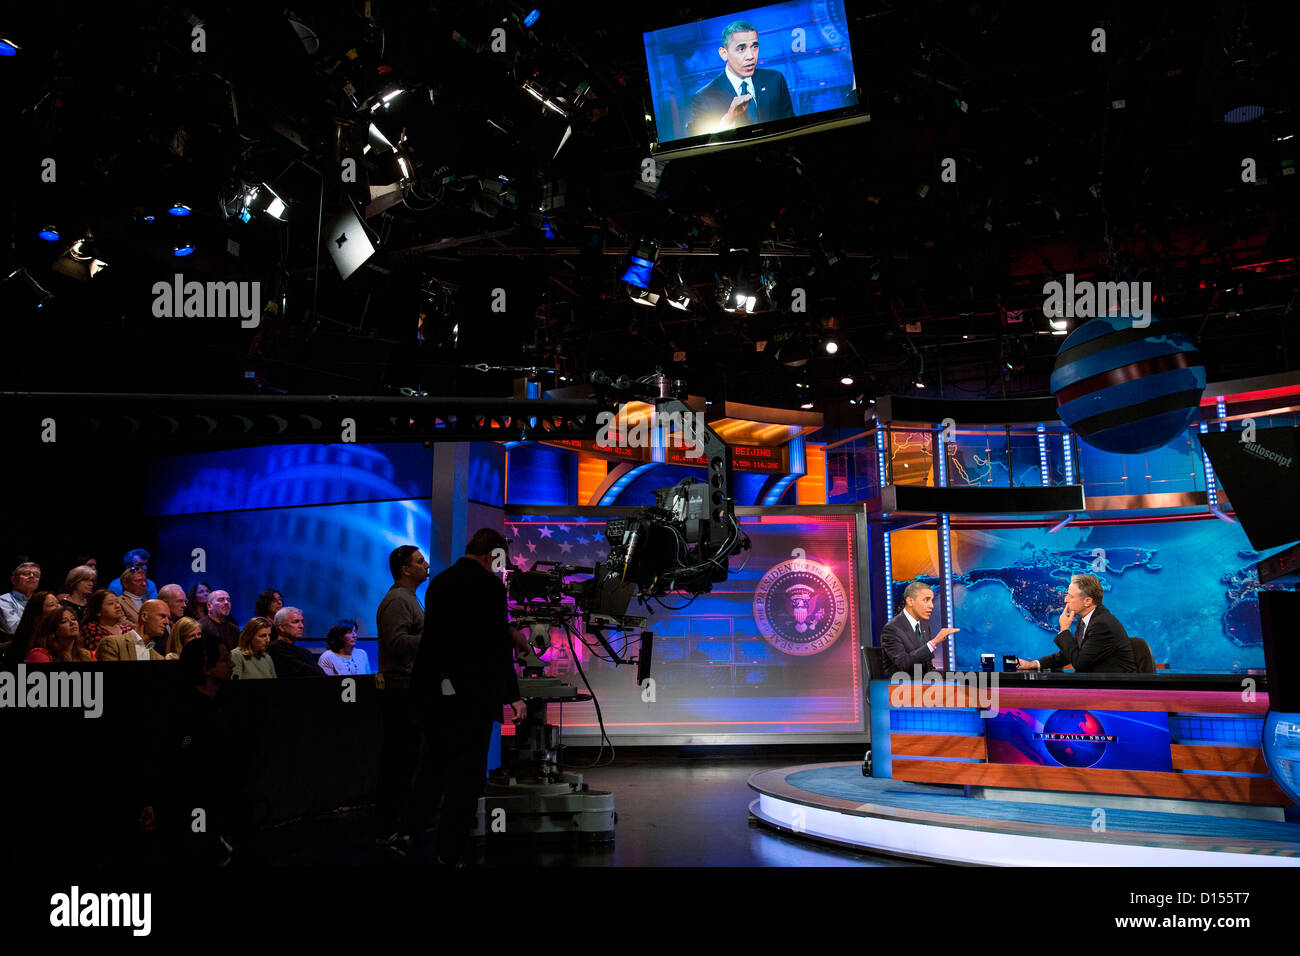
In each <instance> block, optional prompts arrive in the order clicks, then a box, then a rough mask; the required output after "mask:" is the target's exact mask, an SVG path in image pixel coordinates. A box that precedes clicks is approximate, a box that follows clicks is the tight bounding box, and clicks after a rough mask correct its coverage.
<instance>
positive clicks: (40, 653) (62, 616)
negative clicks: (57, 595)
mask: <svg viewBox="0 0 1300 956" xmlns="http://www.w3.org/2000/svg"><path fill="white" fill-rule="evenodd" d="M89 660H92V658H91V656H90V651H88V650H86V649H85V648H84V647H82V646H81V629H80V628H79V627H78V626H77V612H76V611H74V610H72V609H71V608H67V607H61V608H58V609H56V610H53V611H46V612H45V613H44V614H43V615H41V620H40V623H39V624H37V625H36V633H35V634H34V635H33V636H32V648H31V650H29V651H28V652H27V663H28V664H50V663H60V664H80V663H83V662H85V661H89Z"/></svg>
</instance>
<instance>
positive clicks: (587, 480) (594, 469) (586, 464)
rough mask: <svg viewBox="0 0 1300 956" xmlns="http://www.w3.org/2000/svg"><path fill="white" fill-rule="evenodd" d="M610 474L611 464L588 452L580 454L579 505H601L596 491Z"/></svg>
mask: <svg viewBox="0 0 1300 956" xmlns="http://www.w3.org/2000/svg"><path fill="white" fill-rule="evenodd" d="M607 474H609V462H607V461H606V460H605V459H604V458H600V457H597V456H596V455H592V454H589V453H587V452H579V453H578V504H579V505H594V504H599V502H598V501H596V500H595V497H594V496H595V494H596V490H597V489H598V488H600V485H601V482H603V481H604V480H605V476H606V475H607Z"/></svg>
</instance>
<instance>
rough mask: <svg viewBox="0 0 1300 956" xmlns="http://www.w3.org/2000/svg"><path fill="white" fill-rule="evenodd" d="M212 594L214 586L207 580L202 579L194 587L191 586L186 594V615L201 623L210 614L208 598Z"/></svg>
mask: <svg viewBox="0 0 1300 956" xmlns="http://www.w3.org/2000/svg"><path fill="white" fill-rule="evenodd" d="M211 595H212V588H210V587H208V584H207V582H206V581H200V582H199V583H198V584H196V585H194V587H192V588H190V593H189V594H187V595H185V616H186V617H192V618H194V620H196V621H198V622H199V623H200V624H202V623H203V619H204V618H205V617H207V616H208V598H209V597H210V596H211Z"/></svg>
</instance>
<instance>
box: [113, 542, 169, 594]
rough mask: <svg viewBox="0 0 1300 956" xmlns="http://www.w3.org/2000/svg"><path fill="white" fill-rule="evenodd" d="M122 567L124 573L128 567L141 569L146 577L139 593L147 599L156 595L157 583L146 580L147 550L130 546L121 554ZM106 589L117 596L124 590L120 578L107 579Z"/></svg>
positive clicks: (147, 570)
mask: <svg viewBox="0 0 1300 956" xmlns="http://www.w3.org/2000/svg"><path fill="white" fill-rule="evenodd" d="M122 568H123V569H124V571H123V573H125V569H128V568H138V569H140V570H143V571H144V572H145V575H144V577H145V578H146V580H145V582H144V591H142V592H141V593H142V594H143V596H144V598H145V599H146V600H148V601H152V600H153V599H154V598H156V597H157V596H158V585H156V584H154V583H153V582H152V581H150V580H147V578H148V572H149V552H148V551H146V550H145V549H144V548H132V549H131V550H130V551H128V552H127V553H126V554H124V555H122ZM108 589H109V590H110V591H112V592H113V593H114V594H116V595H117V596H118V597H121V596H122V592H123V590H124V587H123V583H122V581H121V580H120V579H119V580H116V581H109V582H108Z"/></svg>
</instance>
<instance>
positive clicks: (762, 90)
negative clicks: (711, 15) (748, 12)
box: [686, 20, 794, 136]
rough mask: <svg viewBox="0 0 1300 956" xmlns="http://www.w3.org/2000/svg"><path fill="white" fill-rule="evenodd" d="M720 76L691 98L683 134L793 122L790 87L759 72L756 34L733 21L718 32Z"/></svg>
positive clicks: (743, 22) (746, 24) (775, 74)
mask: <svg viewBox="0 0 1300 956" xmlns="http://www.w3.org/2000/svg"><path fill="white" fill-rule="evenodd" d="M718 56H719V57H721V58H722V60H723V61H724V62H725V63H726V66H725V67H724V68H723V70H722V72H721V73H719V74H718V75H717V76H715V77H714V78H713V79H712V80H710V81H709V82H708V83H706V84H705V85H704V86H702V87H700V89H699V90H697V91H696V92H695V94H694V95H693V96H692V97H691V118H690V120H689V122H688V123H687V124H686V130H687V134H688V135H690V136H700V135H702V134H705V133H717V132H720V131H722V130H727V129H735V128H736V127H737V126H750V125H752V124H754V123H767V122H771V121H772V120H783V119H791V118H793V117H794V103H793V102H792V101H791V100H790V88H789V87H788V86H786V84H785V77H784V76H782V75H781V73H780V71H778V70H760V69H758V30H757V29H755V27H754V25H753V24H752V23H750V22H748V21H746V20H734V21H732V22H731V23H729V24H727V26H726V29H724V30H723V31H722V46H720V47H718Z"/></svg>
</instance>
